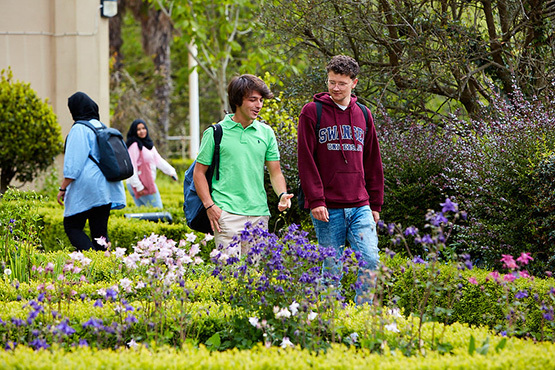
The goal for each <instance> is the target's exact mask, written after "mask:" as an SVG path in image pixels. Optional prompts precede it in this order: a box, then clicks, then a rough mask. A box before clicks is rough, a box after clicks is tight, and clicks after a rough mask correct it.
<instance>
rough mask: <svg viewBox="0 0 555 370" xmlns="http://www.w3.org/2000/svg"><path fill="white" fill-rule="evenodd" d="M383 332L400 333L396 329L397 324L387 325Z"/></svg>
mask: <svg viewBox="0 0 555 370" xmlns="http://www.w3.org/2000/svg"><path fill="white" fill-rule="evenodd" d="M384 328H385V330H388V331H392V332H394V333H400V332H401V331H400V330H399V329H398V328H397V324H396V323H394V322H392V323H391V324H387V325H386V326H385V327H384Z"/></svg>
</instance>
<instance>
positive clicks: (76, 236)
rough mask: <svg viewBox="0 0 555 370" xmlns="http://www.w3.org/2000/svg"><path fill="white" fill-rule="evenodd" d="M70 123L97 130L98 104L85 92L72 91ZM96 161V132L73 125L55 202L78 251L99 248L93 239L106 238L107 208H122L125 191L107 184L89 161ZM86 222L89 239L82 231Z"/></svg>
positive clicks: (114, 183)
mask: <svg viewBox="0 0 555 370" xmlns="http://www.w3.org/2000/svg"><path fill="white" fill-rule="evenodd" d="M68 107H69V111H70V112H71V115H72V117H73V120H74V121H80V120H84V121H89V122H90V123H91V124H92V125H93V126H95V127H100V126H101V124H100V121H99V119H100V117H99V114H98V105H97V104H96V103H95V102H94V101H93V100H92V99H91V98H90V97H89V96H88V95H87V94H85V93H82V92H76V93H75V94H73V95H72V96H70V97H69V99H68ZM89 154H90V155H91V156H92V157H94V158H95V159H96V160H98V159H99V158H100V156H99V149H98V143H97V141H96V133H95V132H94V131H93V130H91V129H90V128H89V127H87V126H85V125H82V124H75V123H74V124H73V126H72V127H71V130H70V131H69V134H68V136H67V140H66V148H65V156H64V180H63V181H62V184H61V185H60V189H59V192H58V203H60V204H61V205H63V206H64V230H65V232H66V234H67V236H68V238H69V240H70V242H71V244H72V245H73V246H74V247H75V248H76V249H77V250H79V251H83V250H88V249H91V248H92V249H95V250H101V249H102V247H101V246H100V245H99V244H98V243H97V241H96V240H95V239H96V238H100V237H104V238H105V239H106V242H108V241H109V239H108V218H109V217H110V210H111V209H119V208H123V207H125V205H126V204H125V189H124V187H123V183H122V182H121V181H115V182H113V181H108V180H106V177H104V175H103V174H102V172H101V171H100V168H99V167H98V165H96V164H95V163H94V162H93V161H92V160H91V159H90V158H89ZM87 220H88V221H89V228H90V234H91V237H92V241H91V239H90V238H89V237H88V236H87V234H86V233H85V231H84V228H85V223H86V222H87Z"/></svg>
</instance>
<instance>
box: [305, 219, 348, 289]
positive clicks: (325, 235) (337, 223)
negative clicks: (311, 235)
mask: <svg viewBox="0 0 555 370" xmlns="http://www.w3.org/2000/svg"><path fill="white" fill-rule="evenodd" d="M328 213H329V222H323V221H320V220H317V219H315V218H314V217H312V214H311V217H312V224H313V225H314V231H315V232H316V237H317V238H318V244H319V245H320V246H322V247H328V248H330V247H331V248H334V249H335V257H333V258H332V257H330V258H326V260H324V264H323V267H322V275H323V276H324V282H325V283H327V284H331V285H334V286H337V287H339V286H340V285H341V277H342V276H343V271H342V263H341V256H342V255H343V251H344V249H345V243H346V239H347V226H346V223H345V213H344V210H343V209H332V208H329V209H328Z"/></svg>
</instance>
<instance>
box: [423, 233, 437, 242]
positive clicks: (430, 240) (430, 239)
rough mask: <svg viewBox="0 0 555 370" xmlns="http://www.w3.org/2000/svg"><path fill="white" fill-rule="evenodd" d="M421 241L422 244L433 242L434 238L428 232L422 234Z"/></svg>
mask: <svg viewBox="0 0 555 370" xmlns="http://www.w3.org/2000/svg"><path fill="white" fill-rule="evenodd" d="M421 242H422V244H434V240H433V239H432V237H431V236H430V235H429V234H426V235H424V236H423V237H422V240H421Z"/></svg>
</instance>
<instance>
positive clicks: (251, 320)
mask: <svg viewBox="0 0 555 370" xmlns="http://www.w3.org/2000/svg"><path fill="white" fill-rule="evenodd" d="M249 323H250V324H251V325H252V326H254V327H255V328H258V327H259V326H260V322H259V321H258V317H249Z"/></svg>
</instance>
